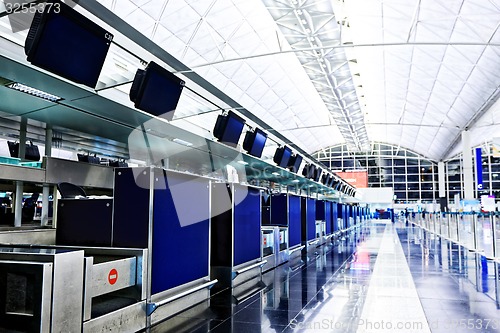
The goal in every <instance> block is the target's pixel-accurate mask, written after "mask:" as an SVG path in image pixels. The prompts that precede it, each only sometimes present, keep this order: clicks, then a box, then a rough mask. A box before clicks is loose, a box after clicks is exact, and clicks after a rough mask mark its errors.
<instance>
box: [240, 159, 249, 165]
mask: <svg viewBox="0 0 500 333" xmlns="http://www.w3.org/2000/svg"><path fill="white" fill-rule="evenodd" d="M238 163H239V164H243V165H248V163H247V162H245V161H243V160H239V161H238Z"/></svg>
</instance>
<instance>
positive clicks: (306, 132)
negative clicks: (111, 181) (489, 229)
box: [0, 0, 500, 161]
mask: <svg viewBox="0 0 500 333" xmlns="http://www.w3.org/2000/svg"><path fill="white" fill-rule="evenodd" d="M76 9H77V10H79V11H81V12H83V13H84V14H85V15H88V16H90V17H92V18H96V17H97V19H99V20H101V21H102V22H103V24H111V23H110V20H109V18H110V17H117V18H119V19H121V20H123V23H122V24H121V25H122V26H126V29H125V30H127V31H129V32H130V34H134V36H136V38H142V39H145V40H148V41H149V42H151V43H154V44H155V45H157V46H158V47H160V48H161V49H163V50H164V51H166V52H167V53H168V54H170V55H171V56H173V57H174V58H175V59H177V60H178V61H179V62H180V63H182V64H184V65H185V66H186V70H183V71H180V72H179V71H178V72H177V74H178V75H180V76H182V75H187V72H190V73H195V74H196V75H199V76H201V77H202V78H203V79H205V80H206V81H208V82H210V83H211V84H213V85H214V86H215V87H216V88H217V89H218V90H220V91H222V92H223V93H224V94H225V95H227V96H228V97H229V98H230V100H232V101H235V102H236V103H237V108H241V109H244V110H245V112H247V115H248V114H251V115H252V116H253V117H254V119H259V120H262V121H263V123H265V124H267V125H268V126H269V128H268V129H267V130H270V131H271V132H274V133H280V134H281V137H280V138H281V139H283V138H285V139H286V140H284V141H285V142H280V141H283V140H275V141H276V142H277V143H279V144H282V143H293V144H295V145H296V146H297V147H299V148H300V149H302V150H303V151H305V152H307V153H313V152H316V151H320V150H322V149H324V148H326V147H330V146H333V145H335V144H339V143H346V144H347V145H348V146H349V147H350V149H352V150H353V151H359V150H369V149H370V143H371V142H374V141H378V142H387V143H389V144H392V145H396V146H401V147H403V148H407V149H410V150H413V151H415V152H417V153H419V154H422V155H423V156H425V157H426V158H429V159H431V160H435V161H438V160H443V159H446V158H448V157H450V156H452V155H454V154H456V153H457V152H458V151H460V145H459V144H458V143H460V137H461V133H462V131H464V130H470V131H471V133H472V135H471V137H472V140H473V142H472V144H473V145H477V144H480V143H481V142H484V141H486V140H489V139H491V138H492V137H494V136H495V133H496V132H497V130H498V129H499V128H498V127H499V123H500V122H499V120H498V119H499V118H500V117H499V116H500V115H499V114H498V113H500V102H498V97H499V86H500V75H499V74H500V31H499V27H500V1H499V0H453V1H443V0H433V1H429V0H349V1H344V0H315V1H313V0H261V1H247V0H197V1H193V0H176V1H173V0H85V1H84V2H82V1H80V2H79V3H78V6H76ZM89 12H90V13H91V14H89ZM5 19H6V18H5V17H3V18H2V21H1V22H0V23H1V24H0V29H1V33H2V37H3V38H7V39H9V40H11V41H13V42H14V43H18V44H19V45H21V44H22V41H23V39H24V36H25V35H26V31H24V32H23V31H21V32H19V31H18V32H10V31H8V29H7V23H6V21H5ZM109 28H110V29H111V30H113V29H115V28H116V29H118V27H113V26H112V24H111V25H110V27H109ZM120 28H123V27H120ZM117 35H119V34H117ZM137 36H139V37H137ZM129 37H130V36H127V34H125V35H124V36H117V38H115V41H116V44H115V45H112V48H111V50H110V53H111V55H112V56H111V57H108V58H110V59H107V60H106V64H105V68H104V71H103V73H102V75H101V77H100V79H99V80H100V82H99V84H98V86H97V90H98V91H99V90H101V89H103V91H102V93H101V94H102V95H105V96H111V97H112V98H113V99H115V100H122V102H123V103H124V104H126V105H130V101H128V96H127V92H128V90H129V89H130V85H129V82H130V80H131V79H132V78H133V74H134V73H135V70H136V69H137V67H140V66H142V65H144V62H147V61H150V60H157V59H156V58H155V56H156V55H155V54H154V52H152V51H151V50H138V48H137V47H136V45H135V46H134V45H132V44H131V43H130V42H129V40H128V38H129ZM145 51H146V52H145ZM147 51H150V52H152V54H147ZM131 55H133V56H131ZM166 65H167V66H168V64H166ZM187 86H188V87H189V81H188V83H187ZM232 107H233V106H232V105H230V103H229V105H224V106H220V105H219V104H218V103H217V102H213V103H207V102H206V101H205V100H203V98H202V97H200V94H196V93H190V92H188V93H187V94H186V95H185V96H183V97H182V98H181V101H180V103H179V106H178V110H177V111H176V114H175V118H174V120H173V121H172V123H173V124H178V125H179V126H183V127H187V128H193V129H194V130H195V131H198V132H210V131H211V130H212V128H213V124H214V123H215V118H216V116H217V114H218V113H220V112H219V111H220V109H221V108H232ZM237 108H236V112H238V110H237ZM275 146H276V144H272V145H271V147H275ZM272 151H273V150H272V149H267V153H266V151H265V155H266V154H267V156H268V157H269V155H270V154H271V152H272Z"/></svg>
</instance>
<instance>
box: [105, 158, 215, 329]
mask: <svg viewBox="0 0 500 333" xmlns="http://www.w3.org/2000/svg"><path fill="white" fill-rule="evenodd" d="M210 209H211V207H210V180H209V179H207V178H204V177H199V176H195V175H191V174H184V173H180V172H174V171H167V170H164V169H161V168H140V167H137V168H116V169H115V180H114V200H113V229H112V234H113V246H116V247H124V248H131V247H133V248H145V249H148V251H149V253H150V255H149V257H148V266H149V271H148V283H147V285H148V288H147V314H148V324H155V323H157V322H159V321H162V320H164V319H166V318H169V317H171V316H173V315H175V314H176V313H178V312H180V311H182V310H184V309H186V308H188V307H190V306H192V305H193V304H197V303H200V302H203V301H205V300H207V299H208V298H209V297H210V288H211V287H212V286H213V285H214V284H215V283H216V282H217V280H210Z"/></svg>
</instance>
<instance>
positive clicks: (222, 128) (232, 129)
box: [214, 111, 245, 147]
mask: <svg viewBox="0 0 500 333" xmlns="http://www.w3.org/2000/svg"><path fill="white" fill-rule="evenodd" d="M243 126H245V120H244V119H243V118H241V117H239V116H238V115H236V114H235V113H234V112H232V111H229V112H228V114H227V115H225V116H219V118H218V119H217V123H216V124H215V128H214V136H215V137H216V138H217V139H219V141H220V142H222V143H225V144H227V145H229V146H232V147H236V146H237V145H238V141H239V140H240V136H241V132H242V131H243Z"/></svg>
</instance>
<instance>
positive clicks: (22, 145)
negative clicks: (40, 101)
mask: <svg viewBox="0 0 500 333" xmlns="http://www.w3.org/2000/svg"><path fill="white" fill-rule="evenodd" d="M27 128H28V119H27V118H25V117H21V126H20V128H19V153H18V155H17V157H19V158H20V159H21V160H23V159H24V156H25V153H26V131H27ZM15 183H16V194H15V195H16V196H15V200H14V227H20V226H21V221H22V217H23V193H24V184H23V182H22V181H16V182H15Z"/></svg>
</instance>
